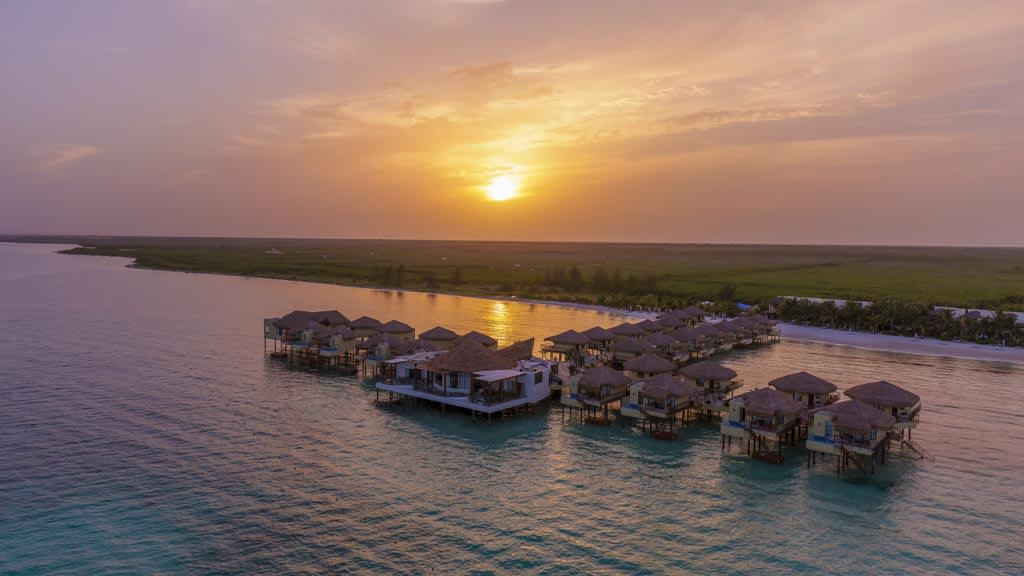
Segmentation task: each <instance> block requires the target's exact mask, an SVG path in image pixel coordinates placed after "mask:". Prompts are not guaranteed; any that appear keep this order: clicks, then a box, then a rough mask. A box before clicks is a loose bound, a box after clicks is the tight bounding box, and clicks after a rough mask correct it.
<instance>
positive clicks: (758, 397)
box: [739, 388, 804, 416]
mask: <svg viewBox="0 0 1024 576" xmlns="http://www.w3.org/2000/svg"><path fill="white" fill-rule="evenodd" d="M739 398H743V407H744V408H746V409H747V412H750V413H751V414H757V415H760V416H775V415H776V414H786V415H791V414H799V413H800V411H801V410H803V408H804V405H803V403H802V402H800V401H799V400H794V399H793V397H792V396H790V395H788V394H784V393H782V392H779V391H778V390H775V389H773V388H758V389H757V390H754V391H752V392H747V393H746V394H743V395H741V396H739Z"/></svg>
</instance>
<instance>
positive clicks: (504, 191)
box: [484, 174, 519, 202]
mask: <svg viewBox="0 0 1024 576" xmlns="http://www.w3.org/2000/svg"><path fill="white" fill-rule="evenodd" d="M484 190H486V191H487V197H488V198H490V199H491V200H493V201H495V202H504V201H505V200H509V199H512V198H515V197H516V196H517V195H518V194H519V177H517V176H513V175H511V174H502V175H500V176H495V177H494V178H491V182H490V183H489V184H488V185H487V186H485V187H484Z"/></svg>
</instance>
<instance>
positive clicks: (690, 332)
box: [669, 328, 704, 342]
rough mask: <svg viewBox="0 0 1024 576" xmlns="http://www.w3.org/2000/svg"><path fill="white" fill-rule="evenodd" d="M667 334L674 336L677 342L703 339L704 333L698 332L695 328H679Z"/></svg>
mask: <svg viewBox="0 0 1024 576" xmlns="http://www.w3.org/2000/svg"><path fill="white" fill-rule="evenodd" d="M669 336H671V337H673V338H675V339H676V340H678V341H679V342H691V341H697V340H703V339H704V335H703V334H701V333H700V332H698V331H697V330H696V329H695V328H680V329H678V330H676V331H675V332H672V333H671V334H669Z"/></svg>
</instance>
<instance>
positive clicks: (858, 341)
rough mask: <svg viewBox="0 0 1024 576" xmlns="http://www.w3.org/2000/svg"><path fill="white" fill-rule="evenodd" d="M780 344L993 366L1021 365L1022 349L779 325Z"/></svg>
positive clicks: (1022, 358) (1023, 360)
mask: <svg viewBox="0 0 1024 576" xmlns="http://www.w3.org/2000/svg"><path fill="white" fill-rule="evenodd" d="M779 329H780V330H782V337H783V339H784V340H802V341H806V342H820V343H823V344H836V345H839V346H851V347H854V348H864V349H867V350H878V351H881V352H900V353H903V354H920V355H925V356H948V357H951V358H966V359H969V360H984V361H994V362H1010V363H1013V364H1024V348H1015V347H1006V348H1004V347H1000V346H985V345H982V344H973V343H970V342H946V341H943V340H934V339H932V338H906V337H904V336H890V335H888V334H869V333H866V332H847V331H845V330H832V329H829V328H817V327H814V326H798V325H796V324H786V323H780V324H779Z"/></svg>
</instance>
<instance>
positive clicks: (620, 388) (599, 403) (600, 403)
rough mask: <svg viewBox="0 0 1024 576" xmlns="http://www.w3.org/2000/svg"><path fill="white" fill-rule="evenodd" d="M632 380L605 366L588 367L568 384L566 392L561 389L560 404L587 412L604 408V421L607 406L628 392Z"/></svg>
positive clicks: (606, 415)
mask: <svg viewBox="0 0 1024 576" xmlns="http://www.w3.org/2000/svg"><path fill="white" fill-rule="evenodd" d="M631 382H632V380H630V379H629V377H628V376H626V375H625V374H623V373H622V372H619V371H618V370H613V369H611V368H609V367H607V366H594V367H592V368H588V369H587V370H585V371H584V372H583V374H582V375H580V377H579V379H577V380H574V381H573V383H572V384H571V385H570V388H569V390H568V394H567V393H566V391H565V390H563V391H562V404H563V406H568V407H569V408H570V410H571V409H572V408H580V409H583V410H585V411H587V412H588V413H590V412H595V413H596V412H597V411H598V410H601V409H602V408H603V409H604V418H605V421H607V420H608V406H609V405H610V404H611V403H613V402H617V401H618V400H620V399H622V398H623V397H625V396H626V395H627V394H628V393H629V392H628V390H629V385H630V383H631Z"/></svg>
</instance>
